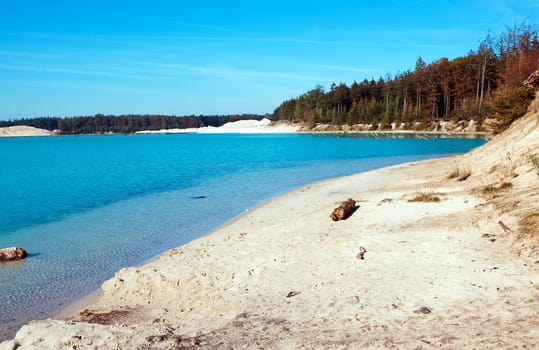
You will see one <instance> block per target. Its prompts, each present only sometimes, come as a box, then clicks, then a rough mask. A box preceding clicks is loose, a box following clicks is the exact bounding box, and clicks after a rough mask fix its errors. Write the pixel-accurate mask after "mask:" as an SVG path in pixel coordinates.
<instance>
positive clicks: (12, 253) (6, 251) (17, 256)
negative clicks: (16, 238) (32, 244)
mask: <svg viewBox="0 0 539 350" xmlns="http://www.w3.org/2000/svg"><path fill="white" fill-rule="evenodd" d="M27 256H28V253H27V252H26V250H24V249H22V248H18V247H11V248H3V249H0V262H1V261H12V260H21V259H24V258H26V257H27Z"/></svg>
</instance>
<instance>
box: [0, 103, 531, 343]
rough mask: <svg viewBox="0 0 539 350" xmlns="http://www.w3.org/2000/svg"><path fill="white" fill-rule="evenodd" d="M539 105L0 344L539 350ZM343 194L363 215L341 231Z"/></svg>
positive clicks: (312, 199) (355, 180)
mask: <svg viewBox="0 0 539 350" xmlns="http://www.w3.org/2000/svg"><path fill="white" fill-rule="evenodd" d="M538 104H539V102H538V101H537V100H536V101H535V102H534V104H532V107H531V110H530V113H529V114H528V115H527V116H526V117H525V118H523V119H522V120H520V121H519V122H518V123H516V124H515V125H514V126H513V127H512V128H511V129H510V130H508V131H507V132H506V133H504V134H503V135H500V136H498V137H496V138H495V139H494V140H493V141H491V142H489V143H488V144H486V145H485V146H483V147H481V148H480V149H477V150H475V151H473V152H471V153H469V154H466V155H463V156H455V157H450V158H445V159H438V160H431V161H425V162H417V163H410V164H403V165H398V166H394V167H389V168H385V169H381V170H376V171H372V172H367V173H362V174H357V175H353V176H347V177H343V178H339V179H333V180H328V181H323V182H319V183H315V184H312V185H309V186H306V187H304V188H301V189H298V190H296V191H294V192H291V193H288V194H285V195H283V196H280V197H278V198H275V199H273V200H271V201H269V202H267V203H265V204H264V205H262V206H260V207H258V208H256V209H254V210H251V211H249V212H248V213H247V214H245V215H243V216H242V217H241V218H239V219H237V220H235V221H233V222H231V223H229V224H227V225H225V226H224V227H221V228H219V229H217V230H215V231H214V232H213V233H211V234H210V235H207V236H204V237H201V238H199V239H197V240H195V241H193V242H191V243H189V244H187V245H185V246H182V247H178V248H176V249H172V250H170V251H167V252H165V253H164V254H162V255H161V256H160V257H159V258H157V259H156V260H154V261H152V262H149V263H147V264H144V265H142V266H138V267H131V268H126V269H123V270H121V271H119V272H118V273H117V274H116V275H115V277H114V278H112V279H111V280H109V281H107V282H106V283H105V284H104V285H103V287H102V291H101V293H100V295H99V296H98V297H97V298H95V299H94V300H92V302H91V303H90V304H88V305H85V306H84V308H89V309H90V310H87V311H86V312H85V313H84V316H81V315H79V314H77V315H75V317H74V318H71V319H70V320H60V319H57V320H45V321H36V322H33V323H30V324H29V325H26V326H24V327H23V328H22V329H21V330H20V331H19V332H18V333H17V335H16V338H15V339H14V340H11V341H8V342H5V343H3V344H2V345H1V346H0V348H2V349H15V348H16V349H32V348H43V349H64V348H77V349H93V348H98V349H135V348H140V349H145V348H147V349H171V348H172V349H173V348H192V349H218V348H234V349H241V348H245V349H251V348H281V349H311V348H339V349H342V348H378V349H429V348H442V349H472V348H477V349H483V348H504V349H512V348H530V349H532V348H538V347H539V318H538V317H537V315H538V314H539V254H538V252H537V249H536V248H537V241H538V239H537V237H538V235H537V226H533V224H532V226H531V231H525V230H524V229H530V227H528V226H524V225H522V219H523V218H525V217H528V216H527V215H531V214H533V213H538V212H539V208H538V204H537V203H539V201H537V200H536V198H537V195H538V192H539V191H538V190H537V189H538V187H537V186H538V183H539V173H537V169H535V168H534V166H533V163H532V162H531V161H530V154H534V152H536V153H537V152H538V150H539V147H538V145H539V128H538V124H537V120H538V118H539V113H538V112H537V111H536V110H535V107H536V106H538ZM455 173H459V176H460V174H462V173H469V174H471V175H470V176H469V177H468V178H467V179H466V180H465V181H457V180H456V178H455V176H456V174H455ZM450 175H453V176H450ZM508 181H511V183H512V185H511V186H500V185H501V184H502V183H503V182H508ZM486 186H492V187H493V188H495V190H494V192H495V193H494V194H495V195H493V194H492V193H490V192H489V191H485V190H484V189H485V187H486ZM418 193H422V194H426V195H427V196H426V197H427V198H429V197H430V198H431V199H435V198H438V200H439V201H437V202H434V201H433V202H428V201H410V200H413V199H414V198H416V197H417V194H418ZM349 197H351V198H354V199H355V200H356V201H357V203H358V205H359V208H358V209H357V210H356V212H355V213H354V214H353V215H352V216H351V217H350V218H348V219H347V220H345V221H338V222H333V221H332V220H331V219H330V218H329V214H330V213H331V211H332V209H333V208H334V207H335V206H337V205H338V203H339V202H340V201H342V200H345V199H346V198H349ZM504 198H505V200H504ZM529 198H531V199H529ZM506 201H510V203H505V202H506ZM515 203H516V204H515ZM530 213H531V214H530ZM532 219H533V215H532ZM500 221H501V222H502V223H504V224H505V225H506V226H507V227H509V230H504V228H503V227H502V225H500V223H499V222H500ZM360 247H364V248H365V249H366V251H367V252H366V253H365V255H364V259H359V258H358V257H357V254H358V252H359V251H360ZM80 309H82V307H80V308H79V309H77V311H78V310H80ZM80 319H84V320H85V321H87V322H80V321H79V320H80ZM89 322H94V323H89Z"/></svg>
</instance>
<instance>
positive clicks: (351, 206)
mask: <svg viewBox="0 0 539 350" xmlns="http://www.w3.org/2000/svg"><path fill="white" fill-rule="evenodd" d="M354 210H356V201H355V200H353V199H352V198H348V199H347V200H345V201H344V202H342V204H341V205H339V206H338V207H337V208H335V209H334V210H333V212H332V213H331V215H330V216H329V217H330V218H331V220H333V221H339V220H344V219H346V218H347V217H349V216H350V215H351V214H352V213H353V212H354Z"/></svg>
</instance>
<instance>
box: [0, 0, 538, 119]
mask: <svg viewBox="0 0 539 350" xmlns="http://www.w3.org/2000/svg"><path fill="white" fill-rule="evenodd" d="M0 4H1V10H0V119H4V120H5V119H12V118H22V117H39V116H60V117H63V116H74V115H94V114H97V113H103V114H127V113H135V114H145V113H158V114H171V115H172V114H174V115H188V114H197V115H198V114H233V113H260V114H262V113H271V112H272V111H273V109H274V108H275V107H277V106H278V105H279V104H280V103H281V102H282V101H283V100H285V99H288V98H291V97H295V96H297V95H299V94H301V93H303V92H306V91H308V90H310V89H312V88H313V87H314V86H315V85H317V84H321V85H322V86H324V87H325V88H329V86H330V84H331V83H332V82H333V81H335V82H337V83H339V82H341V81H343V82H346V83H347V84H350V83H352V82H353V81H354V80H357V81H361V80H363V79H364V78H367V79H370V78H371V77H374V78H375V79H377V78H378V77H380V76H386V74H388V73H389V74H394V73H396V72H398V71H403V70H407V69H411V68H413V67H414V65H415V61H416V59H417V57H418V56H421V57H423V59H424V60H425V61H426V62H431V61H433V60H436V59H438V58H441V57H448V58H450V59H451V58H455V57H457V56H463V55H465V54H466V53H467V52H468V51H469V50H470V49H476V48H477V46H478V43H479V42H480V40H481V39H482V38H484V36H485V35H486V34H487V32H488V31H489V30H490V31H492V32H494V33H500V32H503V31H504V30H505V28H506V27H507V26H512V25H513V24H514V23H515V22H521V21H523V20H527V21H528V23H530V24H532V25H537V24H538V23H539V1H537V0H533V1H528V0H523V1H501V0H488V1H487V0H485V1H483V0H479V1H473V0H468V1H460V0H453V1H407V2H404V1H383V0H379V1H365V2H363V1H339V0H337V1H323V2H322V1H291V0H289V1H280V0H273V1H252V0H251V1H234V2H226V1H201V2H191V1H190V2H184V1H160V0H154V1H137V0H131V1H113V0H108V1H101V0H93V1H87V0H80V1H71V0H70V1H67V0H56V1H52V0H50V1H46V0H40V1H27V0H0Z"/></svg>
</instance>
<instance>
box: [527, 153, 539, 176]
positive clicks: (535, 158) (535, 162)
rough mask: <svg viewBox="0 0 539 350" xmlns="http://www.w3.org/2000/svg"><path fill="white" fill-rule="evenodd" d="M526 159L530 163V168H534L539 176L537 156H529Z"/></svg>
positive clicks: (538, 157) (538, 158) (538, 159)
mask: <svg viewBox="0 0 539 350" xmlns="http://www.w3.org/2000/svg"><path fill="white" fill-rule="evenodd" d="M528 158H529V159H530V162H531V163H532V166H533V167H534V168H535V171H536V172H537V175H539V156H538V155H537V154H529V155H528Z"/></svg>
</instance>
